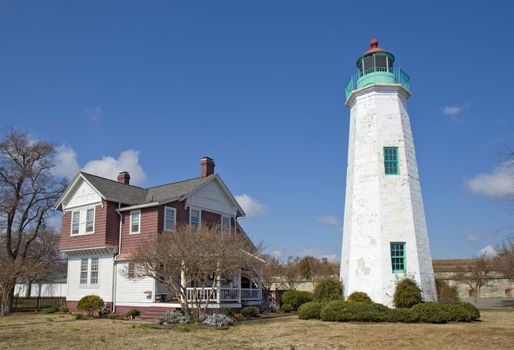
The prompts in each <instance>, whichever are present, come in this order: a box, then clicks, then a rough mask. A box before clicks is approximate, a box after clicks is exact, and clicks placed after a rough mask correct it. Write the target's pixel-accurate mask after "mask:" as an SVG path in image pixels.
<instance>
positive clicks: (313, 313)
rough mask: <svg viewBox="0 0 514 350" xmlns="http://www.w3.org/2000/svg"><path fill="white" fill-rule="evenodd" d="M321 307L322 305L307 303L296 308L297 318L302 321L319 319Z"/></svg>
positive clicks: (312, 302) (313, 302)
mask: <svg viewBox="0 0 514 350" xmlns="http://www.w3.org/2000/svg"><path fill="white" fill-rule="evenodd" d="M322 307H323V304H322V303H319V302H316V301H309V302H308V303H305V304H303V305H301V306H300V307H299V308H298V317H300V318H301V319H302V320H310V319H313V318H316V319H319V317H320V313H321V308H322Z"/></svg>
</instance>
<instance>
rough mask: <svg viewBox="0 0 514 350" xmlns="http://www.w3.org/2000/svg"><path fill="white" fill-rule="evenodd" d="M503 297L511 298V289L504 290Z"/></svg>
mask: <svg viewBox="0 0 514 350" xmlns="http://www.w3.org/2000/svg"><path fill="white" fill-rule="evenodd" d="M505 296H506V297H511V296H512V288H507V289H505Z"/></svg>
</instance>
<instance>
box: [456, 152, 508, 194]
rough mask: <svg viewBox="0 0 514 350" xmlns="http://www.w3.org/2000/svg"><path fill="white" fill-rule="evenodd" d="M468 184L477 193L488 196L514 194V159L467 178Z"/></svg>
mask: <svg viewBox="0 0 514 350" xmlns="http://www.w3.org/2000/svg"><path fill="white" fill-rule="evenodd" d="M466 185H467V186H468V188H469V189H470V190H471V191H472V192H475V193H478V194H483V195H485V196H488V197H493V198H502V197H510V196H514V160H508V161H505V162H503V163H501V164H500V165H498V166H497V167H495V168H494V169H493V171H492V172H490V173H484V174H480V175H477V176H475V177H474V178H472V179H470V180H467V181H466Z"/></svg>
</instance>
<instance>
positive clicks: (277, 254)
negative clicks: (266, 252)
mask: <svg viewBox="0 0 514 350" xmlns="http://www.w3.org/2000/svg"><path fill="white" fill-rule="evenodd" d="M270 254H271V255H272V256H274V257H275V258H280V257H282V256H284V250H283V249H281V248H278V249H273V250H272V251H271V253H270Z"/></svg>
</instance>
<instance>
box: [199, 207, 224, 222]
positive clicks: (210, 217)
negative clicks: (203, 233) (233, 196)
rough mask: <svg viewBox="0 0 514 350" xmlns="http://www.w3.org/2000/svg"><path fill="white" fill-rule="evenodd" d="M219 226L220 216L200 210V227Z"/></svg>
mask: <svg viewBox="0 0 514 350" xmlns="http://www.w3.org/2000/svg"><path fill="white" fill-rule="evenodd" d="M207 224H210V225H221V215H220V214H216V213H212V212H210V211H206V210H202V225H207Z"/></svg>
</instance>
